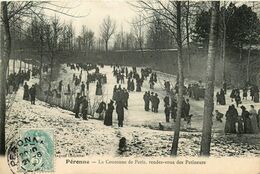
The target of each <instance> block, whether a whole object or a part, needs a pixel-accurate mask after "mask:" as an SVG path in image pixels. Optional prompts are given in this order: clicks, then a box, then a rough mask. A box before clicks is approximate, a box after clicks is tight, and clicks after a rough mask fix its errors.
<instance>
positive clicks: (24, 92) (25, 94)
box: [23, 82, 30, 100]
mask: <svg viewBox="0 0 260 174" xmlns="http://www.w3.org/2000/svg"><path fill="white" fill-rule="evenodd" d="M23 88H24V91H23V99H24V100H29V97H30V94H29V86H28V85H27V83H26V82H25V83H24V86H23Z"/></svg>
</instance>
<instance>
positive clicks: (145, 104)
mask: <svg viewBox="0 0 260 174" xmlns="http://www.w3.org/2000/svg"><path fill="white" fill-rule="evenodd" d="M143 100H144V110H145V111H149V102H150V99H149V95H148V92H145V93H144V96H143Z"/></svg>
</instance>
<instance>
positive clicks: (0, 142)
mask: <svg viewBox="0 0 260 174" xmlns="http://www.w3.org/2000/svg"><path fill="white" fill-rule="evenodd" d="M1 12H2V20H3V23H2V24H1V33H2V34H1V46H2V48H3V51H1V62H0V63H1V64H0V71H1V73H0V82H1V83H0V97H1V98H0V116H1V118H0V119H1V120H0V155H4V154H5V116H6V99H5V96H6V70H7V66H8V62H9V59H10V54H11V34H10V27H9V21H8V9H7V3H6V1H2V2H1ZM3 33H4V34H3ZM4 40H5V43H4Z"/></svg>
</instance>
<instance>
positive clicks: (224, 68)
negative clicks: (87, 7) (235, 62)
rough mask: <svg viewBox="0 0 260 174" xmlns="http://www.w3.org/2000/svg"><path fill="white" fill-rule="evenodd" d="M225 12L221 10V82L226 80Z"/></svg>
mask: <svg viewBox="0 0 260 174" xmlns="http://www.w3.org/2000/svg"><path fill="white" fill-rule="evenodd" d="M225 17H226V14H225V10H224V12H223V38H222V39H223V40H222V61H223V75H222V76H223V83H224V82H226V29H227V28H226V20H225Z"/></svg>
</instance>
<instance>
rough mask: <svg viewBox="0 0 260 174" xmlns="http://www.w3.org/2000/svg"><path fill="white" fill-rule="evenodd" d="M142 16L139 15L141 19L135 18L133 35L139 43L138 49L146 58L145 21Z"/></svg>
mask: <svg viewBox="0 0 260 174" xmlns="http://www.w3.org/2000/svg"><path fill="white" fill-rule="evenodd" d="M142 18H143V17H142V15H139V17H137V18H134V19H133V22H132V26H133V33H134V36H135V40H136V43H137V45H138V46H137V48H139V49H140V51H141V53H142V57H144V52H143V47H144V21H143V19H142Z"/></svg>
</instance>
